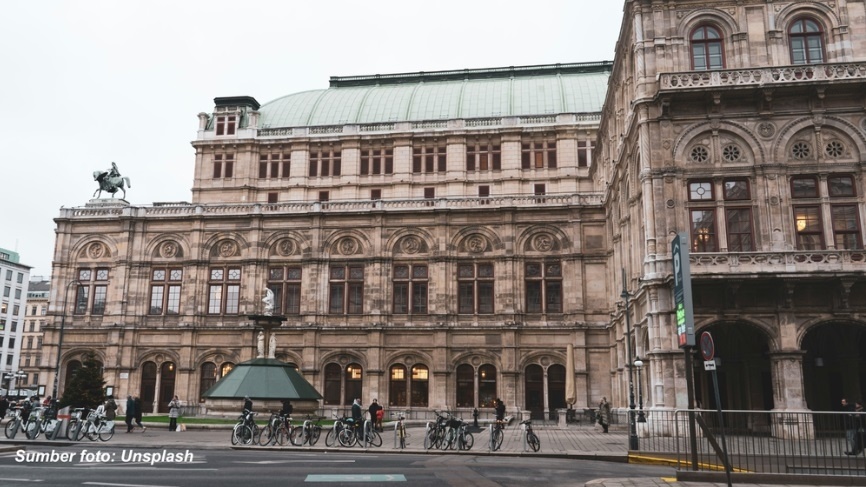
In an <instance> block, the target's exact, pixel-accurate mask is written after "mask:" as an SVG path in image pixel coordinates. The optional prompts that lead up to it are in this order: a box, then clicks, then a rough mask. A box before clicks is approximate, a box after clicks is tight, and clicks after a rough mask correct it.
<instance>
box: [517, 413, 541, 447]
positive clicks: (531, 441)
mask: <svg viewBox="0 0 866 487" xmlns="http://www.w3.org/2000/svg"><path fill="white" fill-rule="evenodd" d="M520 424H523V425H526V432H525V435H526V444H528V445H529V448H532V451H538V450H540V449H541V440H539V439H538V435H536V434H535V432H533V431H532V421H531V420H529V419H527V420H525V421H521V422H520Z"/></svg>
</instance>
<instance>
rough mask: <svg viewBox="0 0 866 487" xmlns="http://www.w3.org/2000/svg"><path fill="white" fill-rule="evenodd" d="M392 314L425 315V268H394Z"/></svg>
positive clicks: (409, 266) (424, 266)
mask: <svg viewBox="0 0 866 487" xmlns="http://www.w3.org/2000/svg"><path fill="white" fill-rule="evenodd" d="M394 314H427V266H426V265H410V264H401V265H395V266H394Z"/></svg>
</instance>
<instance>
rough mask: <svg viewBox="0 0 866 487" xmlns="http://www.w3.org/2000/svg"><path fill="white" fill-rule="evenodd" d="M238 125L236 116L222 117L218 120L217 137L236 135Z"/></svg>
mask: <svg viewBox="0 0 866 487" xmlns="http://www.w3.org/2000/svg"><path fill="white" fill-rule="evenodd" d="M236 125H237V116H236V115H227V116H220V117H217V118H216V135H234V134H235V128H236Z"/></svg>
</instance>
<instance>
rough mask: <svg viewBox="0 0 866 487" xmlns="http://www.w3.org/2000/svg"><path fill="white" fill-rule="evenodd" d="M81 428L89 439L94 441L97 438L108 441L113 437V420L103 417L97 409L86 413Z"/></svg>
mask: <svg viewBox="0 0 866 487" xmlns="http://www.w3.org/2000/svg"><path fill="white" fill-rule="evenodd" d="M82 429H84V431H85V432H86V435H87V439H89V440H90V441H96V439H97V438H99V440H100V441H108V440H110V439H111V438H113V437H114V421H111V420H108V419H105V416H101V415H100V414H99V413H98V412H97V411H91V412H90V414H88V415H87V419H86V420H85V421H84V424H83V425H82Z"/></svg>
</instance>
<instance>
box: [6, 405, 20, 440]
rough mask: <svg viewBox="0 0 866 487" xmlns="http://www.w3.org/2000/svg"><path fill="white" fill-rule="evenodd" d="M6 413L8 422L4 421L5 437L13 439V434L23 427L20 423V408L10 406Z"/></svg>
mask: <svg viewBox="0 0 866 487" xmlns="http://www.w3.org/2000/svg"><path fill="white" fill-rule="evenodd" d="M8 414H9V422H8V423H6V430H5V433H6V438H8V439H10V440H14V439H15V435H17V434H18V430H19V429H23V428H22V424H21V408H20V407H16V408H10V409H9V412H8Z"/></svg>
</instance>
